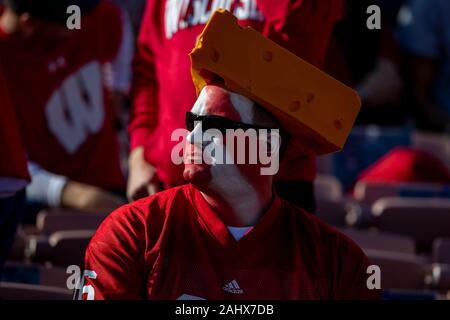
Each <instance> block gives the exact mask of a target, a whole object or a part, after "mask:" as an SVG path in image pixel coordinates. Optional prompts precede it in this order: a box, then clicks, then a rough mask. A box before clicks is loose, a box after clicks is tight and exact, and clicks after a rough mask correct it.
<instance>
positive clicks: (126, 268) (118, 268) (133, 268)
mask: <svg viewBox="0 0 450 320" xmlns="http://www.w3.org/2000/svg"><path fill="white" fill-rule="evenodd" d="M144 230H145V224H144V214H143V213H142V212H141V211H140V210H139V209H137V208H133V207H131V206H130V205H127V206H124V207H121V208H119V209H118V210H116V211H115V212H113V213H111V214H110V215H109V216H108V218H106V220H105V221H104V222H103V223H102V224H101V225H100V227H99V229H98V230H97V232H96V234H95V235H94V237H93V238H92V240H91V241H90V243H89V245H88V248H87V250H86V255H85V270H84V273H83V281H84V283H83V285H82V288H81V292H80V296H79V297H78V298H81V299H82V300H141V299H145V298H146V284H145V279H146V274H145V270H146V268H145V256H144V253H145V248H146V245H145V242H146V241H145V239H146V238H145V236H146V234H145V231H144Z"/></svg>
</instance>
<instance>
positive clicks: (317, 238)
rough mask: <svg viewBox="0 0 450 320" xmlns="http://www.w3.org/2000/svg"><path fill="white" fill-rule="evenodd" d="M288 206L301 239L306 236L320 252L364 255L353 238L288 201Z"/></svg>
mask: <svg viewBox="0 0 450 320" xmlns="http://www.w3.org/2000/svg"><path fill="white" fill-rule="evenodd" d="M288 206H290V207H291V212H292V219H293V220H294V221H295V222H294V223H295V224H296V226H297V229H298V231H299V234H300V235H301V237H302V239H305V238H308V239H307V242H313V243H314V246H315V247H316V248H318V249H319V250H320V251H321V252H331V253H336V254H350V255H351V254H356V255H360V256H361V257H365V254H364V253H363V251H362V250H361V248H360V247H359V246H358V245H357V244H356V243H355V242H354V241H353V240H351V239H350V238H349V237H347V236H346V235H345V234H343V233H342V232H340V231H338V230H337V229H336V228H334V227H333V226H331V225H329V224H327V223H325V222H324V221H323V220H322V219H320V218H319V217H317V216H315V215H312V214H310V213H308V212H306V211H304V210H302V209H300V208H297V207H295V206H294V205H293V204H290V203H289V204H288Z"/></svg>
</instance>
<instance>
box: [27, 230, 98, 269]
mask: <svg viewBox="0 0 450 320" xmlns="http://www.w3.org/2000/svg"><path fill="white" fill-rule="evenodd" d="M94 233H95V231H94V230H70V231H58V232H55V233H53V234H52V235H51V236H50V237H46V236H42V235H35V236H30V238H29V240H28V245H27V256H28V258H29V259H30V260H32V261H34V262H40V263H44V262H51V263H52V265H56V266H62V267H67V266H69V265H78V266H81V265H82V264H83V260H84V252H85V249H86V246H87V245H88V243H89V240H90V239H91V237H92V236H93V234H94Z"/></svg>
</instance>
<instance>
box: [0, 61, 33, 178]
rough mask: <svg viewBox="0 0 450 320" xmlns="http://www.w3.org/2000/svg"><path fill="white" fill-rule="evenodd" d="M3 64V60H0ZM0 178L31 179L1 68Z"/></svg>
mask: <svg viewBox="0 0 450 320" xmlns="http://www.w3.org/2000/svg"><path fill="white" fill-rule="evenodd" d="M0 65H1V62H0ZM0 114H1V116H0V146H1V148H2V152H1V156H0V178H1V177H6V178H15V179H23V180H29V179H30V177H29V176H28V170H27V160H26V156H25V150H24V147H23V144H22V139H21V138H20V132H19V128H18V126H17V121H16V114H15V112H14V109H13V106H12V104H11V100H10V98H9V94H8V90H7V89H6V80H5V77H4V74H3V71H2V69H1V68H0Z"/></svg>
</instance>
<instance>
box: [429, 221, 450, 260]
mask: <svg viewBox="0 0 450 320" xmlns="http://www.w3.org/2000/svg"><path fill="white" fill-rule="evenodd" d="M449 227H450V226H449ZM432 259H433V262H437V263H446V264H450V238H439V239H435V240H434V241H433V250H432Z"/></svg>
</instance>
